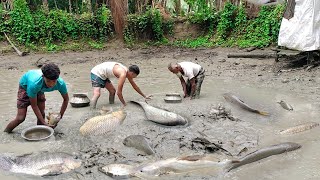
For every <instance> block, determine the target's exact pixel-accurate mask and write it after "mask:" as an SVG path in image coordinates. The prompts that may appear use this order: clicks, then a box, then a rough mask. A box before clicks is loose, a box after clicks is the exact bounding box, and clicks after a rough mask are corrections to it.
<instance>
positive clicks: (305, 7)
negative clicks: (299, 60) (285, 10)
mask: <svg viewBox="0 0 320 180" xmlns="http://www.w3.org/2000/svg"><path fill="white" fill-rule="evenodd" d="M295 1H296V6H295V9H294V16H293V17H292V18H291V19H290V20H288V19H285V18H282V22H281V27H280V32H279V37H278V45H279V46H285V47H287V48H289V49H295V50H299V51H313V50H320V0H295Z"/></svg>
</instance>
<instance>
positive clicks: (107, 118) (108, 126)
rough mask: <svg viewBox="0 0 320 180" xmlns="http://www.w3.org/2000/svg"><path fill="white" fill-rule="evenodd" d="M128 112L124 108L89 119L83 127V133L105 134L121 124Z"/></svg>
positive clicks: (85, 134) (81, 128)
mask: <svg viewBox="0 0 320 180" xmlns="http://www.w3.org/2000/svg"><path fill="white" fill-rule="evenodd" d="M126 116H127V113H126V112H125V111H124V110H119V111H114V112H112V113H109V114H105V115H99V116H95V117H92V118H90V119H88V120H87V121H86V122H85V123H84V124H83V125H82V126H81V127H80V132H81V134H82V135H84V136H87V135H104V134H107V133H110V132H111V131H113V130H114V129H115V128H116V127H118V126H120V125H121V124H122V123H123V121H124V119H125V118H126Z"/></svg>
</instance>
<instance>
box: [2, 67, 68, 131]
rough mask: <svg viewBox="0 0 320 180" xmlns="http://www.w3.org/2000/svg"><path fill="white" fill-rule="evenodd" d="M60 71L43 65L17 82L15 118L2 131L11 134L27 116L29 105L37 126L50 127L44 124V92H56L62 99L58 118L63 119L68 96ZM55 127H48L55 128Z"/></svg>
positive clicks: (57, 68)
mask: <svg viewBox="0 0 320 180" xmlns="http://www.w3.org/2000/svg"><path fill="white" fill-rule="evenodd" d="M59 75H60V69H59V67H58V66H57V65H55V64H53V63H49V64H45V65H44V66H42V68H41V70H30V71H28V72H27V73H25V74H24V75H23V76H22V77H21V79H20V82H19V90H18V98H17V108H18V112H17V116H16V118H15V119H14V120H12V121H11V122H10V123H9V124H8V125H7V127H6V129H5V130H4V131H5V132H8V133H10V132H12V130H13V129H14V128H16V127H17V126H18V125H19V124H20V123H22V122H23V121H24V120H25V118H26V115H27V109H28V106H29V105H31V107H32V110H33V112H34V113H35V115H36V117H37V119H38V121H37V124H38V125H46V126H50V125H49V124H48V123H47V122H45V113H44V110H45V101H46V98H45V95H44V92H51V91H55V90H58V91H59V92H60V94H61V96H62V98H63V103H62V105H61V108H60V117H59V119H61V118H62V117H63V114H64V112H65V111H66V109H67V106H68V102H69V96H68V91H67V86H66V84H65V82H64V81H63V79H61V78H60V77H59ZM56 126H57V124H56V125H54V126H50V127H52V128H55V127H56Z"/></svg>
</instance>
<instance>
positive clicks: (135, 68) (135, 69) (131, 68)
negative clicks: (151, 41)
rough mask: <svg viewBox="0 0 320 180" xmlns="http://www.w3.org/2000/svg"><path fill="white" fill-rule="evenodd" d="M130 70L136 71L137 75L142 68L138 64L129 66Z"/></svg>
mask: <svg viewBox="0 0 320 180" xmlns="http://www.w3.org/2000/svg"><path fill="white" fill-rule="evenodd" d="M129 71H130V72H133V73H135V74H136V75H139V73H140V69H139V67H138V66H137V65H131V66H130V67H129Z"/></svg>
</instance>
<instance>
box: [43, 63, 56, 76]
mask: <svg viewBox="0 0 320 180" xmlns="http://www.w3.org/2000/svg"><path fill="white" fill-rule="evenodd" d="M41 71H42V74H43V76H44V77H46V78H48V79H50V80H56V79H58V78H59V75H60V69H59V67H58V66H57V65H55V64H53V63H48V64H45V65H43V66H42V67H41Z"/></svg>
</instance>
